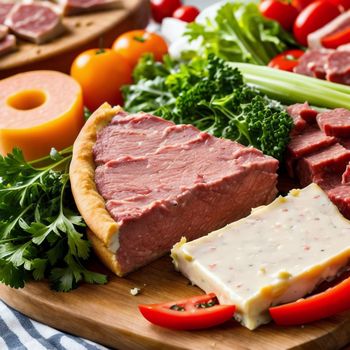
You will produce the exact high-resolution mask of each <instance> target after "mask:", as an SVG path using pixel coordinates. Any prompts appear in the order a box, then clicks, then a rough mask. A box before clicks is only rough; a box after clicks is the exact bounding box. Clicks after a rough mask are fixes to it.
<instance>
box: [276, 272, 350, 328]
mask: <svg viewBox="0 0 350 350" xmlns="http://www.w3.org/2000/svg"><path fill="white" fill-rule="evenodd" d="M349 309H350V278H347V279H345V280H344V281H342V282H341V283H339V284H337V285H336V286H335V287H332V288H328V289H327V290H325V291H324V292H322V293H319V294H316V295H313V296H311V297H309V298H306V299H300V300H298V301H296V302H293V303H289V304H284V305H280V306H275V307H271V308H270V309H269V310H270V315H271V317H272V319H273V320H274V321H275V322H276V323H277V324H279V325H281V326H295V325H301V324H305V323H310V322H313V321H318V320H321V319H323V318H327V317H330V316H333V315H335V314H338V313H340V312H343V311H346V310H349Z"/></svg>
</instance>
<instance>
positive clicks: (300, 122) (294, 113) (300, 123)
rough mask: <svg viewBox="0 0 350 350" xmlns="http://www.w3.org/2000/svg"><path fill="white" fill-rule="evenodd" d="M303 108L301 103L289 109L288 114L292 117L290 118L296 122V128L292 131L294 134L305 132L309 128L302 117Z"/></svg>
mask: <svg viewBox="0 0 350 350" xmlns="http://www.w3.org/2000/svg"><path fill="white" fill-rule="evenodd" d="M302 108H303V105H302V104H299V103H297V104H294V105H291V106H288V107H287V113H288V114H289V115H290V117H291V118H292V119H293V122H294V128H293V130H292V134H295V133H299V132H300V131H303V130H304V129H305V128H306V126H307V123H306V121H305V120H304V119H303V118H302V117H301V115H300V110H301V109H302Z"/></svg>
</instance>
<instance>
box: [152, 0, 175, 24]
mask: <svg viewBox="0 0 350 350" xmlns="http://www.w3.org/2000/svg"><path fill="white" fill-rule="evenodd" d="M181 5H182V3H181V1H180V0H151V12H152V17H153V19H154V20H155V21H156V22H159V23H161V22H162V20H163V19H164V18H165V17H171V16H172V14H173V13H174V11H175V10H176V9H177V8H179V7H180V6H181Z"/></svg>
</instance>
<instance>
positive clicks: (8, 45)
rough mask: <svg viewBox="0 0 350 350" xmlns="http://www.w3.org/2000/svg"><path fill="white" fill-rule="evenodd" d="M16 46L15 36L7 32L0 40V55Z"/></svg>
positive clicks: (14, 48)
mask: <svg viewBox="0 0 350 350" xmlns="http://www.w3.org/2000/svg"><path fill="white" fill-rule="evenodd" d="M16 48H17V46H16V37H15V36H14V35H12V34H9V35H7V36H6V37H5V38H4V39H2V40H1V41H0V56H3V55H6V54H8V53H10V52H12V51H15V50H16Z"/></svg>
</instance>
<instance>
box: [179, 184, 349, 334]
mask: <svg viewBox="0 0 350 350" xmlns="http://www.w3.org/2000/svg"><path fill="white" fill-rule="evenodd" d="M172 257H173V260H174V263H175V266H176V267H177V268H178V269H179V270H180V271H181V272H182V273H183V274H184V275H185V276H187V277H188V278H189V279H190V280H191V281H192V282H193V283H194V284H196V285H197V286H198V287H200V288H202V289H203V290H204V291H205V292H207V293H209V292H214V293H215V294H216V295H217V297H218V299H219V301H220V303H222V304H235V305H236V307H237V312H236V315H235V317H236V319H237V320H238V321H240V322H241V323H242V324H243V325H244V326H245V327H247V328H249V329H255V328H257V327H258V326H259V325H261V324H265V323H268V322H269V321H270V315H269V312H268V309H269V307H270V306H273V305H278V304H282V303H286V302H291V301H295V300H298V299H299V298H301V297H303V296H305V295H307V294H309V293H310V292H312V291H313V290H314V289H315V287H316V286H317V285H318V284H319V283H321V282H322V281H324V280H330V279H333V278H334V277H335V276H336V275H337V274H338V273H339V272H341V271H342V270H343V268H344V267H345V266H346V265H347V264H348V261H349V258H350V222H349V221H348V220H346V219H345V218H344V217H343V216H341V214H340V213H339V211H338V209H337V208H336V207H335V206H334V205H333V203H332V202H331V201H330V200H329V199H328V197H327V195H326V194H325V193H324V192H323V191H322V190H321V189H320V188H319V187H318V186H317V185H315V184H311V185H309V186H308V187H307V188H305V189H303V190H300V191H299V190H298V191H292V192H291V193H290V194H289V195H288V196H287V197H285V198H281V197H280V198H277V199H276V200H275V201H274V202H273V203H271V204H270V205H268V206H264V207H259V208H256V209H255V210H253V211H252V214H251V215H250V216H248V217H246V218H244V219H241V220H239V221H237V222H234V223H232V224H230V225H227V226H226V227H224V228H222V229H220V230H217V231H214V232H212V233H211V234H209V235H208V236H206V237H202V238H200V239H197V240H195V241H192V242H189V243H186V242H185V240H182V241H181V242H179V243H178V244H177V245H175V246H174V247H173V249H172Z"/></svg>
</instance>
